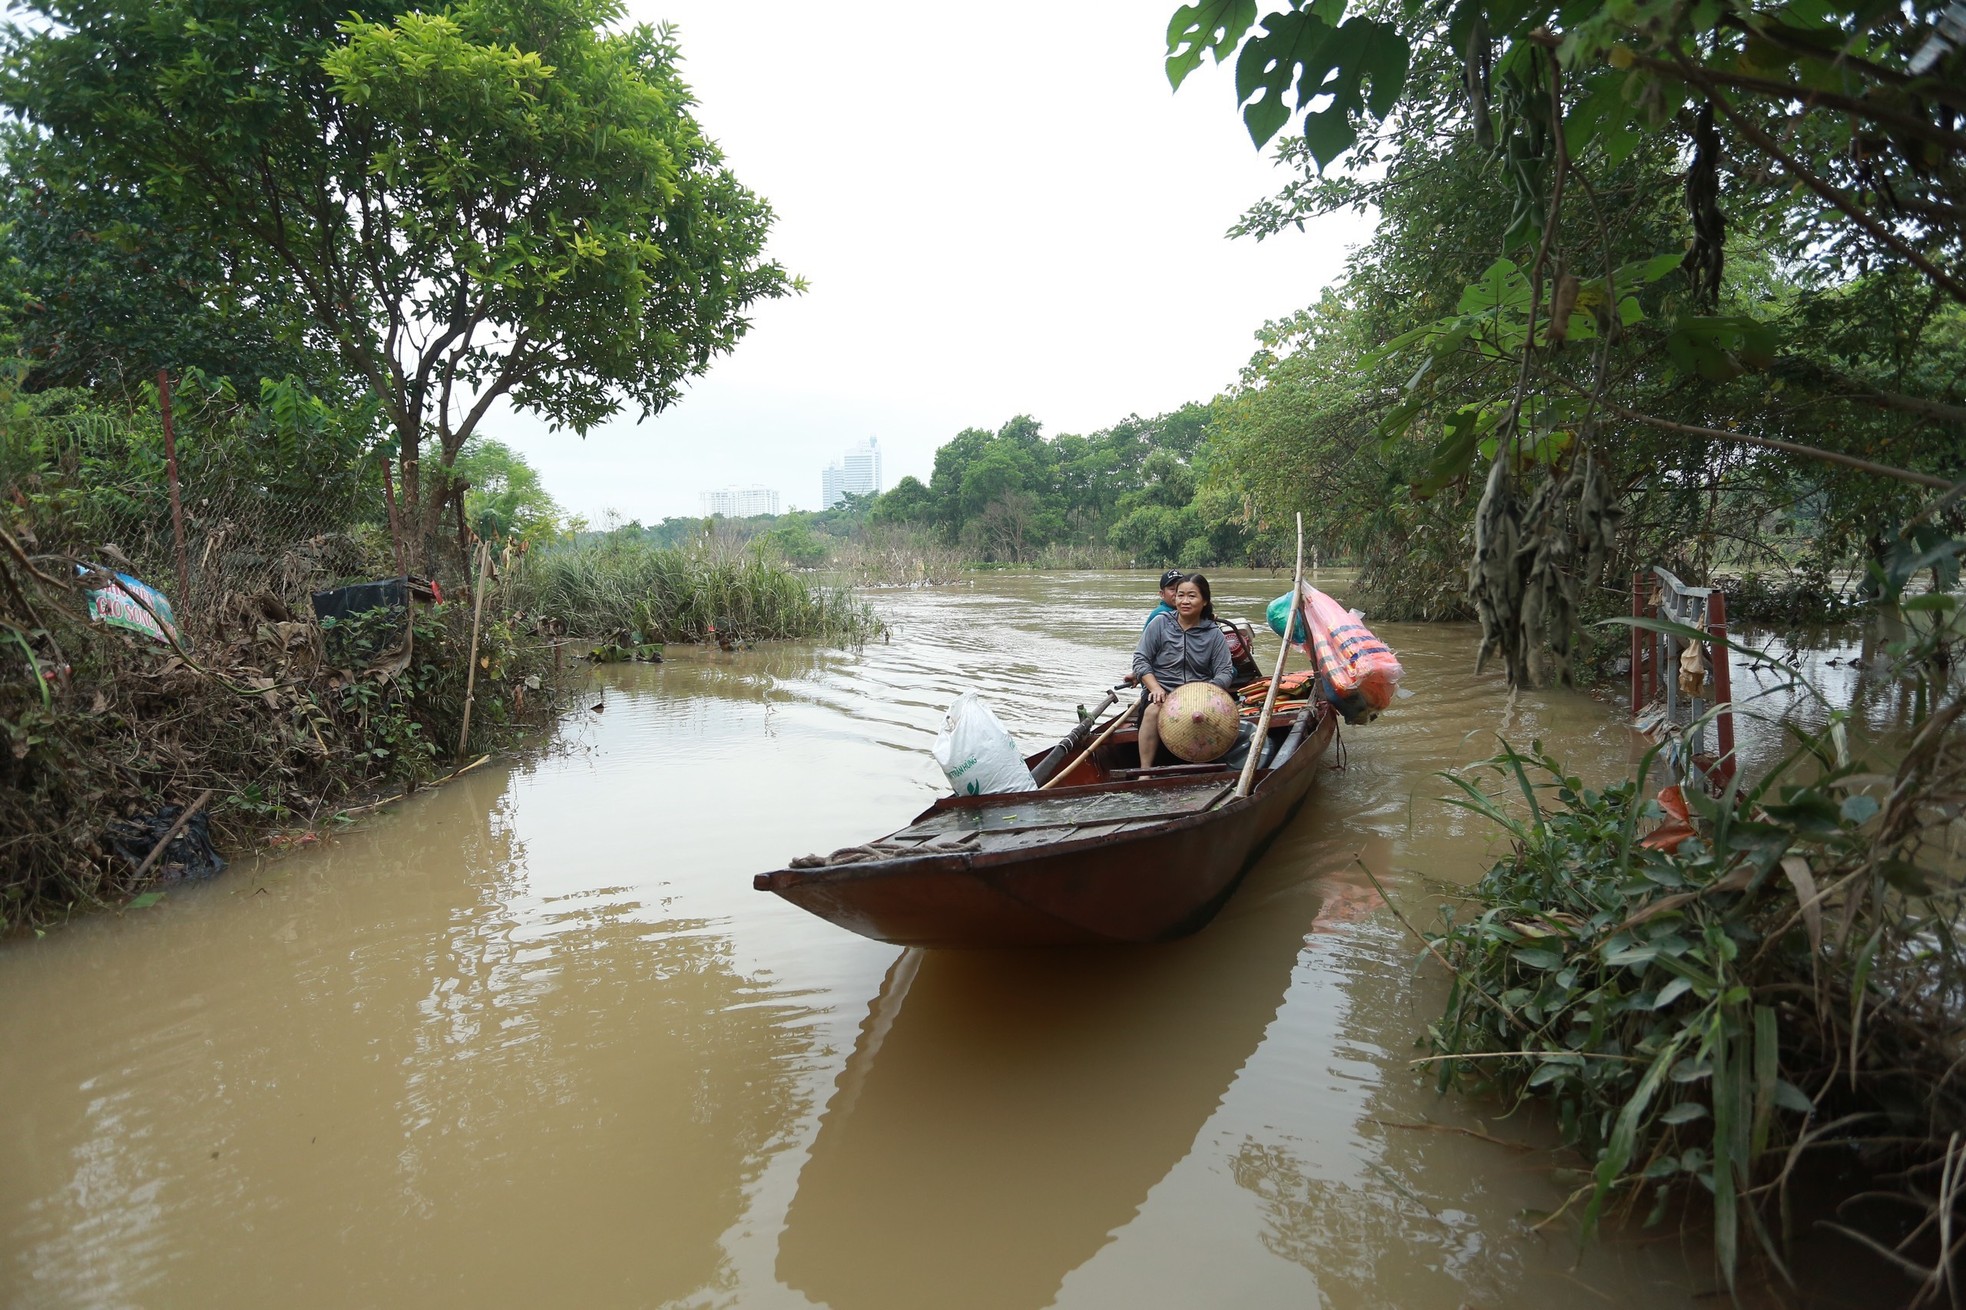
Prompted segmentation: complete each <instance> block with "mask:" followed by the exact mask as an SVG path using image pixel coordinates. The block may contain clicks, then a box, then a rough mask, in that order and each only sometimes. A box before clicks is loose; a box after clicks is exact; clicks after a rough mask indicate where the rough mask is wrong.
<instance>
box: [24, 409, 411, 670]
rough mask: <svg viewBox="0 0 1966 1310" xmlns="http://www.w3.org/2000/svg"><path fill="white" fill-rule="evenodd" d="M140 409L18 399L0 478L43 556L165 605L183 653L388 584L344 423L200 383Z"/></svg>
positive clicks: (369, 500)
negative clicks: (24, 409) (332, 591)
mask: <svg viewBox="0 0 1966 1310" xmlns="http://www.w3.org/2000/svg"><path fill="white" fill-rule="evenodd" d="M149 399H150V400H151V401H152V403H150V404H140V405H137V406H134V407H132V408H131V409H130V410H128V411H122V412H116V411H107V410H102V409H98V408H94V407H92V406H90V405H89V404H88V403H86V402H85V401H83V400H81V399H75V398H69V397H63V396H53V395H49V394H47V393H44V394H43V395H41V396H37V397H33V398H30V403H29V405H28V408H29V413H28V415H27V416H26V419H27V421H26V422H24V423H23V422H21V421H17V422H16V423H15V424H14V425H13V430H12V432H11V433H10V437H9V449H8V468H7V469H6V470H5V472H6V473H7V474H8V475H9V482H10V484H11V486H10V490H11V492H12V494H13V495H14V496H15V497H16V498H17V500H18V501H19V503H21V504H22V505H24V506H28V507H29V508H30V509H31V510H33V511H35V512H32V513H31V514H30V518H31V521H32V522H33V523H34V525H35V530H36V531H37V532H39V533H41V534H42V539H41V542H40V546H41V549H42V550H44V551H48V552H50V553H55V554H62V555H67V556H70V557H72V558H73V559H74V560H75V561H76V563H77V565H78V567H81V568H84V569H99V570H102V571H105V572H116V573H122V574H125V575H128V576H130V577H133V578H136V579H138V580H140V581H142V582H144V583H146V584H148V585H149V586H150V587H152V588H154V589H156V590H157V591H159V592H162V593H164V594H165V595H166V596H168V598H169V603H170V607H171V610H172V611H173V614H174V618H175V622H176V626H177V628H178V630H179V632H180V634H181V635H182V636H183V637H184V638H185V639H186V640H187V641H188V642H191V643H194V644H195V643H198V642H203V641H210V640H214V639H218V638H221V637H223V636H224V635H226V634H227V633H228V632H229V631H233V630H236V628H237V626H238V625H241V624H243V625H246V626H247V628H248V629H250V625H251V624H252V623H254V622H257V621H260V620H263V619H264V618H267V617H281V616H282V612H284V614H286V615H291V616H294V617H299V616H302V615H304V614H307V613H308V612H309V610H310V595H311V593H312V592H314V591H317V590H322V589H326V588H331V587H335V586H339V585H342V584H344V583H348V582H355V581H367V580H370V579H373V578H376V577H383V576H389V575H391V574H393V573H395V572H396V565H395V562H394V561H395V551H394V549H393V546H392V542H391V537H390V529H389V513H388V505H387V501H386V499H385V493H384V486H383V469H382V464H381V462H380V461H379V460H377V459H376V458H375V457H374V456H373V455H372V454H370V453H369V451H368V441H367V440H366V438H367V436H368V434H367V433H365V432H361V431H359V430H354V425H353V424H350V423H347V422H346V421H345V420H344V418H343V416H341V415H338V414H337V413H336V412H335V411H333V410H331V409H329V408H328V407H327V406H325V405H323V404H321V403H320V402H318V401H315V400H314V399H313V398H311V397H308V396H306V395H305V394H304V393H297V392H295V391H293V390H291V389H287V388H283V387H280V386H277V385H276V386H270V387H269V388H267V389H266V390H265V391H264V392H263V393H262V395H261V397H260V398H259V403H258V404H252V403H242V402H241V401H240V399H239V398H238V397H237V396H235V395H232V394H231V393H230V392H229V391H228V390H227V389H225V388H223V387H221V386H212V385H209V384H205V383H204V382H203V381H202V379H195V380H193V381H192V382H191V383H189V384H187V385H181V386H178V387H176V388H173V387H171V386H169V385H168V384H166V385H165V386H164V387H161V388H157V389H156V390H155V393H154V395H153V396H152V397H150V398H149Z"/></svg>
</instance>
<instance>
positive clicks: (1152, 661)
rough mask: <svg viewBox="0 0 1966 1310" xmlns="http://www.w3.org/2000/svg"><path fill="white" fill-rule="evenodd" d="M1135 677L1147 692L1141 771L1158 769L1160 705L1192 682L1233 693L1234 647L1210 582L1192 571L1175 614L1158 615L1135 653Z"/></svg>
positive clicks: (1178, 590) (1177, 594) (1177, 596)
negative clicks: (1231, 655) (1226, 635)
mask: <svg viewBox="0 0 1966 1310" xmlns="http://www.w3.org/2000/svg"><path fill="white" fill-rule="evenodd" d="M1133 674H1134V676H1135V677H1137V678H1138V679H1139V680H1140V682H1141V684H1142V685H1143V686H1145V687H1146V689H1147V712H1146V713H1145V714H1144V715H1143V716H1142V717H1141V719H1140V767H1141V768H1143V769H1151V768H1153V767H1154V756H1156V755H1158V754H1159V753H1160V707H1161V702H1163V701H1165V700H1166V699H1167V693H1169V692H1170V691H1173V690H1174V689H1175V688H1176V687H1179V686H1181V685H1183V684H1184V683H1190V682H1212V683H1214V684H1215V685H1216V686H1218V687H1220V688H1222V689H1223V690H1224V691H1227V690H1228V688H1229V685H1230V684H1231V683H1232V682H1234V681H1235V670H1234V666H1233V664H1232V663H1231V661H1230V659H1229V643H1228V641H1227V639H1225V638H1224V637H1223V636H1222V629H1221V628H1219V627H1217V626H1216V624H1215V605H1214V603H1213V598H1212V597H1211V595H1210V594H1209V589H1208V579H1207V578H1204V577H1203V576H1202V575H1201V574H1199V573H1190V574H1188V575H1187V576H1186V577H1184V578H1182V579H1181V581H1180V583H1179V584H1178V585H1176V587H1175V588H1174V612H1173V613H1172V614H1156V615H1155V616H1154V617H1153V618H1152V619H1151V620H1149V621H1148V623H1147V626H1146V628H1145V630H1143V631H1142V632H1141V634H1140V645H1139V646H1138V647H1137V648H1136V649H1135V650H1134V652H1133Z"/></svg>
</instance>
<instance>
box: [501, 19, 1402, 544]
mask: <svg viewBox="0 0 1966 1310" xmlns="http://www.w3.org/2000/svg"><path fill="white" fill-rule="evenodd" d="M1176 4H1177V0H1048V2H1047V0H1004V2H1000V3H994V4H990V5H975V6H955V5H948V6H943V5H910V6H907V7H906V8H903V7H901V6H898V5H896V6H877V5H875V6H860V7H854V6H848V7H845V8H842V7H840V6H837V5H830V6H829V5H816V4H812V3H811V2H810V0H798V2H796V3H795V2H792V0H751V2H750V3H746V4H743V5H736V4H732V3H729V0H629V8H630V13H631V14H632V16H633V17H634V18H635V19H637V20H645V21H649V22H660V21H665V20H666V21H669V22H672V23H675V24H676V25H677V26H678V28H679V40H680V42H681V45H682V50H683V55H684V59H685V63H684V68H683V71H684V76H685V78H686V80H688V81H689V83H690V84H691V86H692V87H693V88H694V89H695V92H696V95H697V98H698V100H699V102H700V103H699V105H698V106H697V109H696V113H697V117H698V120H699V121H700V122H701V123H703V125H704V126H705V128H706V129H707V130H708V132H709V133H710V135H711V136H712V137H713V138H714V139H716V140H717V141H718V142H719V144H721V145H722V146H723V148H724V151H725V154H726V155H727V157H728V160H729V163H730V166H731V168H732V169H733V170H734V171H735V172H736V174H737V176H738V178H739V179H740V180H741V181H742V182H743V183H744V184H745V185H746V186H748V187H750V188H751V189H752V190H753V191H755V192H757V193H759V194H760V195H762V196H764V197H765V198H766V199H767V200H768V201H770V202H771V204H772V206H773V208H774V210H775V211H776V213H777V223H776V225H775V227H774V229H773V235H772V239H771V243H770V247H769V249H770V252H771V254H772V256H773V257H775V258H776V259H778V260H779V261H780V262H781V263H782V264H784V265H785V267H786V268H787V269H788V270H790V271H791V272H793V273H795V274H799V275H802V276H804V277H805V278H806V279H807V280H808V281H809V282H810V283H811V290H810V291H809V292H807V294H805V295H804V296H798V297H792V298H789V299H786V300H781V301H775V302H771V303H769V304H767V305H765V306H764V307H762V308H761V309H759V310H758V311H757V312H756V314H755V316H754V326H753V328H752V330H751V332H750V334H749V335H748V336H747V337H746V338H745V340H744V341H743V343H742V344H741V345H739V347H738V348H737V351H736V352H735V353H734V354H733V355H730V356H727V357H725V358H724V359H722V360H720V361H718V362H717V363H716V364H714V365H713V366H712V368H711V370H710V372H709V374H708V375H707V376H706V377H704V378H702V379H700V380H699V381H698V382H697V383H696V384H695V385H694V386H693V387H692V388H691V389H690V390H689V392H688V393H687V394H686V395H685V397H684V399H683V400H682V402H681V403H680V404H678V405H676V406H674V407H672V408H671V409H669V410H668V411H666V412H665V413H663V414H661V415H658V416H657V417H656V418H654V419H652V420H649V421H647V422H644V423H641V424H639V425H638V424H637V422H636V419H635V417H634V416H633V415H632V414H626V415H623V416H621V417H619V418H617V419H616V420H615V421H613V422H612V423H610V424H608V425H606V426H604V427H602V428H598V429H596V430H594V431H593V432H591V433H590V434H589V435H588V436H587V437H586V438H585V439H584V440H583V439H581V438H580V437H577V436H575V435H574V434H572V433H571V432H560V433H554V432H549V431H548V430H547V429H546V427H545V425H544V424H543V423H541V422H539V421H538V420H536V419H533V418H531V417H529V416H525V415H516V414H512V413H510V412H509V411H508V412H505V413H503V414H497V415H494V416H492V419H491V421H490V422H489V423H488V424H487V434H488V435H490V436H494V437H498V438H500V439H503V440H506V441H508V442H509V443H510V444H512V445H513V446H515V447H516V448H517V449H519V450H520V451H521V452H523V453H524V455H525V456H526V458H527V459H528V460H530V461H531V462H532V464H533V465H534V467H536V468H537V469H538V470H539V472H540V474H541V477H542V480H543V481H544V482H545V485H546V488H547V490H548V491H550V492H551V493H552V494H553V496H554V497H555V498H556V499H557V500H558V501H559V502H560V504H561V505H562V506H563V507H564V508H565V509H566V510H567V511H568V512H569V513H574V514H583V515H586V516H587V517H588V518H589V519H590V520H592V521H593V522H594V523H595V524H596V525H597V526H598V525H599V524H600V523H601V521H602V519H603V517H604V515H605V514H606V513H607V512H608V511H610V510H612V511H615V512H617V513H619V514H620V515H621V516H622V518H624V519H633V518H639V519H641V520H642V521H643V522H647V523H652V522H654V521H656V520H658V519H660V518H663V517H664V516H666V515H674V514H696V513H698V512H699V507H700V501H699V493H700V492H702V491H705V490H710V489H715V488H719V487H725V486H731V485H739V486H742V485H749V484H763V485H765V486H769V487H773V488H776V489H777V490H778V492H779V493H780V503H781V505H782V506H783V507H784V508H787V509H789V508H792V507H798V508H801V509H814V508H817V507H818V501H819V475H820V470H821V469H822V468H823V467H824V466H825V465H826V464H828V463H831V462H833V461H834V460H837V459H838V458H839V456H840V454H841V453H842V452H843V451H844V450H845V449H846V448H847V447H848V446H850V445H854V444H857V443H858V442H860V441H862V440H864V439H865V438H867V437H870V436H871V437H876V438H878V439H879V441H880V446H881V450H882V453H883V469H882V473H883V483H884V485H885V486H890V487H891V486H893V485H894V484H895V483H896V482H897V481H899V480H900V479H901V477H902V476H903V475H905V474H914V475H915V476H916V477H919V478H921V479H922V480H923V481H927V479H928V475H929V472H930V470H931V468H932V467H933V463H934V458H935V448H936V447H937V446H939V445H941V444H942V443H943V442H945V441H947V440H948V439H949V438H950V437H952V436H954V435H955V434H956V433H957V432H958V431H960V430H961V429H962V428H965V427H972V426H974V427H984V428H990V429H995V428H996V427H998V426H999V425H1000V424H1002V423H1003V422H1004V421H1005V420H1007V419H1009V418H1011V417H1012V416H1014V415H1016V414H1020V413H1028V414H1030V415H1032V416H1033V417H1034V418H1036V419H1037V420H1038V421H1039V422H1040V423H1042V424H1043V425H1044V431H1045V433H1046V434H1047V435H1050V436H1056V435H1058V434H1059V433H1063V432H1080V433H1084V432H1091V431H1094V430H1096V429H1099V428H1102V427H1106V426H1108V425H1110V424H1112V423H1114V422H1116V421H1117V420H1119V419H1121V418H1124V417H1125V416H1126V415H1127V414H1129V413H1138V414H1141V415H1151V414H1155V413H1159V412H1162V411H1165V410H1168V409H1172V408H1174V407H1176V406H1178V405H1180V404H1182V403H1183V402H1185V401H1189V400H1206V399H1208V398H1209V397H1211V396H1213V395H1215V394H1216V393H1218V392H1220V391H1221V390H1223V389H1224V388H1225V387H1227V386H1228V385H1229V384H1230V383H1232V382H1233V381H1234V379H1235V376H1236V372H1237V370H1238V369H1239V368H1240V367H1241V365H1242V364H1243V362H1244V361H1245V360H1246V359H1247V358H1248V357H1249V355H1250V353H1251V351H1252V350H1253V349H1254V339H1253V334H1254V332H1255V330H1256V329H1257V328H1258V327H1260V326H1261V325H1262V323H1263V322H1264V320H1266V319H1270V318H1276V317H1280V316H1282V315H1285V314H1288V313H1290V312H1292V311H1293V310H1295V309H1297V308H1300V307H1302V306H1304V305H1307V304H1309V303H1311V302H1312V301H1313V300H1315V299H1316V298H1317V294H1318V292H1319V290H1320V288H1322V287H1323V286H1324V285H1325V284H1326V283H1327V282H1329V281H1330V280H1332V279H1333V278H1335V277H1336V276H1337V275H1338V274H1339V272H1340V271H1341V265H1342V262H1343V259H1344V257H1345V254H1346V253H1347V251H1348V250H1349V248H1350V247H1351V246H1352V245H1354V244H1356V243H1357V242H1358V241H1360V240H1362V239H1363V238H1364V237H1365V235H1366V234H1367V230H1366V225H1365V222H1364V221H1363V220H1361V219H1357V218H1354V217H1352V216H1350V215H1344V216H1334V217H1331V218H1328V219H1325V220H1323V221H1322V222H1321V223H1320V224H1317V225H1313V226H1312V228H1311V230H1310V231H1309V232H1308V233H1307V234H1305V235H1302V236H1299V235H1297V234H1295V233H1291V234H1287V235H1285V236H1281V237H1275V238H1272V239H1271V240H1269V241H1266V242H1263V243H1262V244H1260V245H1259V244H1258V243H1256V242H1255V241H1253V240H1249V239H1243V240H1238V241H1230V240H1228V239H1227V238H1225V237H1224V236H1223V233H1224V232H1225V231H1226V230H1227V229H1228V227H1229V225H1230V224H1231V223H1233V222H1234V221H1235V219H1236V218H1237V216H1238V215H1239V214H1240V213H1241V212H1242V211H1243V210H1244V209H1245V208H1246V207H1247V206H1248V205H1249V203H1250V202H1252V201H1254V200H1256V199H1257V198H1259V197H1261V196H1263V195H1266V194H1270V193H1272V192H1274V191H1276V190H1277V189H1279V188H1280V187H1281V186H1282V185H1283V183H1284V182H1285V181H1287V180H1288V179H1287V175H1286V174H1284V173H1283V172H1281V171H1279V170H1278V169H1277V168H1275V167H1274V166H1273V164H1272V163H1271V162H1270V160H1269V158H1268V157H1267V156H1265V155H1259V154H1258V153H1257V151H1256V150H1255V148H1254V147H1253V146H1252V145H1251V144H1250V141H1249V137H1248V135H1247V134H1246V133H1245V131H1244V130H1243V127H1242V123H1241V120H1240V118H1239V117H1238V116H1237V114H1236V112H1235V108H1234V104H1233V98H1234V93H1233V84H1232V82H1231V81H1230V70H1229V69H1227V68H1216V67H1215V66H1214V65H1212V64H1205V65H1204V66H1203V67H1202V69H1201V70H1200V71H1198V72H1196V73H1195V74H1194V75H1193V76H1192V77H1190V78H1189V79H1188V82H1187V84H1186V85H1184V86H1183V87H1182V89H1181V91H1180V92H1179V93H1178V94H1176V93H1175V92H1173V91H1171V90H1170V89H1169V87H1168V84H1167V78H1166V74H1165V73H1164V72H1163V71H1162V62H1161V61H1162V57H1163V54H1164V34H1165V29H1166V24H1167V18H1168V15H1169V14H1170V13H1172V12H1173V10H1174V8H1175V7H1176ZM856 13H858V14H859V15H860V17H859V18H857V19H856V18H854V17H853V15H854V14H856ZM1286 130H1289V129H1286Z"/></svg>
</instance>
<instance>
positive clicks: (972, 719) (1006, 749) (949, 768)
mask: <svg viewBox="0 0 1966 1310" xmlns="http://www.w3.org/2000/svg"><path fill="white" fill-rule="evenodd" d="M935 762H936V763H937V764H939V765H941V766H942V772H943V773H945V774H947V775H948V778H949V785H950V786H951V787H953V788H955V790H956V795H958V796H980V795H982V794H984V793H985V792H999V791H1031V790H1033V789H1035V788H1036V787H1037V785H1038V783H1037V779H1035V778H1033V777H1032V776H1031V771H1030V769H1028V768H1026V767H1025V765H1024V757H1023V756H1022V755H1020V754H1018V752H1017V743H1016V742H1014V741H1012V740H1011V738H1010V734H1009V733H1008V732H1006V731H1004V726H1003V724H1001V723H999V722H998V721H997V716H996V715H995V714H993V713H991V712H990V707H989V706H988V705H985V704H984V703H983V700H982V698H981V697H980V696H978V695H977V694H976V693H975V692H973V691H966V692H964V693H963V694H962V695H960V696H958V697H956V703H955V704H954V705H951V706H950V707H949V713H948V716H947V717H946V718H944V719H943V720H942V731H941V732H939V733H937V734H936V736H935Z"/></svg>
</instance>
